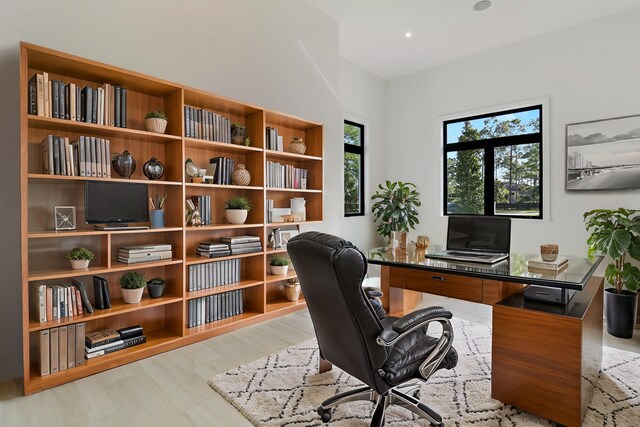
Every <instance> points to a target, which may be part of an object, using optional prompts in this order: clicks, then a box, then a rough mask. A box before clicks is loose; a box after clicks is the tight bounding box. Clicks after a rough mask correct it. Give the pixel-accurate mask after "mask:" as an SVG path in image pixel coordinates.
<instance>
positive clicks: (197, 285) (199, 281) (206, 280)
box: [189, 258, 241, 292]
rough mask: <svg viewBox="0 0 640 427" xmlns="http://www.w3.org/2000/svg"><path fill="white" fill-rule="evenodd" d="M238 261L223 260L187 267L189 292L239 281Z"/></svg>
mask: <svg viewBox="0 0 640 427" xmlns="http://www.w3.org/2000/svg"><path fill="white" fill-rule="evenodd" d="M240 267H241V265H240V259H238V258H236V259H225V260H222V261H213V262H206V263H204V264H195V265H190V266H189V292H192V291H199V290H202V289H209V288H215V287H217V286H224V285H228V284H230V283H236V282H239V281H240Z"/></svg>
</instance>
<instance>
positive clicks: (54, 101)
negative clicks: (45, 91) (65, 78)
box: [51, 80, 60, 119]
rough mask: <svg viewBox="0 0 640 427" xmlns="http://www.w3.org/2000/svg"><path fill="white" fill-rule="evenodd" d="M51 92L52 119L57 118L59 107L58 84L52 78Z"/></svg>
mask: <svg viewBox="0 0 640 427" xmlns="http://www.w3.org/2000/svg"><path fill="white" fill-rule="evenodd" d="M51 85H52V87H51V93H52V95H53V99H52V100H51V106H52V109H51V117H53V118H54V119H57V118H59V117H60V116H59V114H60V112H59V107H60V99H59V98H60V84H59V83H58V81H57V80H53V81H52V82H51Z"/></svg>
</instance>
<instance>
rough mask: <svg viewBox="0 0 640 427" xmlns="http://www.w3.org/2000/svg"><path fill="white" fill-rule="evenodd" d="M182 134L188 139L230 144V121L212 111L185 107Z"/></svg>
mask: <svg viewBox="0 0 640 427" xmlns="http://www.w3.org/2000/svg"><path fill="white" fill-rule="evenodd" d="M184 133H185V135H186V136H187V137H188V138H198V139H206V140H208V141H216V142H224V143H231V120H230V119H229V118H228V117H224V116H221V115H220V114H218V113H214V112H213V111H209V110H206V109H202V108H196V107H190V106H188V105H185V106H184Z"/></svg>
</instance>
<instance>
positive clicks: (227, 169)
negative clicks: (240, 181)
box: [209, 157, 236, 185]
mask: <svg viewBox="0 0 640 427" xmlns="http://www.w3.org/2000/svg"><path fill="white" fill-rule="evenodd" d="M209 163H210V164H213V165H216V171H215V173H214V175H213V181H212V182H211V184H222V185H230V184H232V182H233V181H232V178H231V176H232V175H233V170H234V169H235V167H236V161H235V160H233V159H230V158H228V157H214V158H212V159H209Z"/></svg>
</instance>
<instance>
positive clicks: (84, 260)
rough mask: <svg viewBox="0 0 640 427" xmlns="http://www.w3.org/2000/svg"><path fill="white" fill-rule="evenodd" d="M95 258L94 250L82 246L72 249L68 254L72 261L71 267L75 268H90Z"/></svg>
mask: <svg viewBox="0 0 640 427" xmlns="http://www.w3.org/2000/svg"><path fill="white" fill-rule="evenodd" d="M93 258H94V254H93V252H91V251H90V250H89V249H87V248H83V247H81V246H78V247H77V248H73V249H71V250H70V251H69V253H68V254H67V259H68V260H69V261H71V268H73V269H74V270H82V269H85V268H89V262H90V261H91V260H92V259H93Z"/></svg>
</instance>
